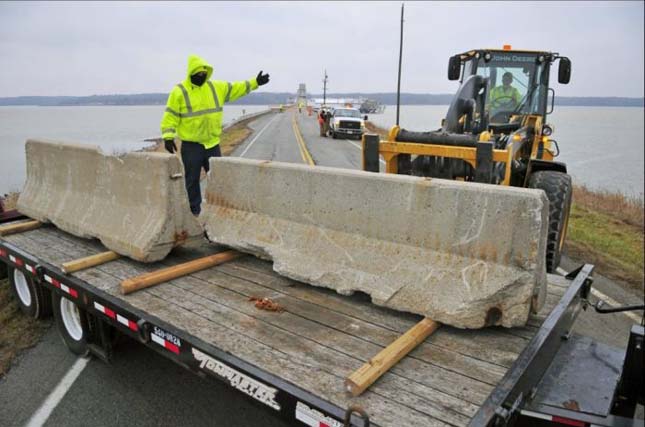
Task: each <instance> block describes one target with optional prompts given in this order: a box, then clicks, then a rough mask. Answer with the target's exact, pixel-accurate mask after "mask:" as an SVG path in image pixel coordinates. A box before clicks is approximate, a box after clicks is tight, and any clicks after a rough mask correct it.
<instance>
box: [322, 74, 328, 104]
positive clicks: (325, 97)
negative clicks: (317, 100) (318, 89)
mask: <svg viewBox="0 0 645 427" xmlns="http://www.w3.org/2000/svg"><path fill="white" fill-rule="evenodd" d="M323 105H327V70H325V79H324V80H323Z"/></svg>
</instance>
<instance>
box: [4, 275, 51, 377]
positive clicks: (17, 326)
mask: <svg viewBox="0 0 645 427" xmlns="http://www.w3.org/2000/svg"><path fill="white" fill-rule="evenodd" d="M51 323H52V322H51V320H46V321H42V320H35V319H32V318H29V317H27V316H25V315H24V314H22V312H21V311H20V309H19V308H18V304H17V303H16V300H15V298H13V296H12V295H11V291H10V290H9V281H8V280H7V279H2V280H0V378H2V377H3V376H4V375H5V374H6V373H7V372H8V371H9V368H10V366H11V363H12V361H13V360H14V358H15V357H16V356H17V355H18V354H19V353H20V352H22V351H24V350H26V349H28V348H30V347H33V346H34V345H36V344H37V343H38V341H40V338H41V336H42V335H43V334H44V333H45V331H46V330H47V329H48V328H49V327H50V326H51Z"/></svg>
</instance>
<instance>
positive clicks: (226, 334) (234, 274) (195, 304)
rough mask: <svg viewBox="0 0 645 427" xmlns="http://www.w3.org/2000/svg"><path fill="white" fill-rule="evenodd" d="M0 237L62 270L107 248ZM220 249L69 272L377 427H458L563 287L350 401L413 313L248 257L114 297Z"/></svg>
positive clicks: (424, 347)
mask: <svg viewBox="0 0 645 427" xmlns="http://www.w3.org/2000/svg"><path fill="white" fill-rule="evenodd" d="M3 239H4V240H5V241H7V242H8V243H10V244H12V245H14V246H15V247H17V248H20V249H21V250H22V251H24V252H26V253H27V254H31V255H32V256H34V257H36V258H37V259H39V260H41V261H44V262H46V263H49V264H52V265H53V266H57V267H59V268H60V266H61V264H62V263H63V262H66V261H70V260H74V259H77V258H81V257H85V256H88V255H92V254H96V253H98V252H102V251H105V248H104V247H103V246H102V245H101V244H100V242H97V241H90V240H85V239H80V238H77V237H74V236H72V235H70V234H67V233H64V232H62V231H60V230H58V229H56V228H55V227H52V226H43V227H42V228H40V229H36V230H32V231H28V232H24V233H20V234H15V235H10V236H7V237H4V238H3ZM219 249H221V248H219ZM217 251H218V247H216V246H214V245H209V244H208V243H207V242H206V241H205V242H204V245H203V246H202V247H200V248H198V249H191V250H187V249H177V250H175V251H173V253H172V254H171V255H170V256H169V257H167V258H166V259H165V260H164V261H163V262H159V263H155V264H142V263H138V262H135V261H132V260H129V259H119V260H116V261H112V262H109V263H107V264H103V265H101V266H99V267H95V268H90V269H87V270H83V271H79V272H77V273H73V274H72V276H75V277H77V278H79V279H81V280H83V281H84V282H86V284H88V285H89V286H91V287H94V288H96V289H98V290H102V291H104V292H106V293H108V294H110V295H112V296H114V297H115V298H117V299H118V300H120V301H122V302H123V303H124V306H125V305H129V306H131V307H134V308H136V309H138V310H140V311H142V312H145V313H149V314H150V315H151V316H154V317H156V318H158V319H161V320H162V321H164V322H166V323H167V324H171V325H173V326H174V327H175V328H177V329H178V330H181V331H184V332H185V333H186V334H187V335H190V336H193V337H195V338H197V339H199V340H201V341H203V342H206V343H209V344H210V345H212V346H214V347H217V348H218V349H221V350H222V351H223V352H226V353H229V354H231V355H233V356H235V357H237V358H239V359H241V360H243V361H244V362H246V363H248V364H249V365H253V366H255V367H257V368H259V369H260V370H262V371H265V372H268V373H269V374H272V375H273V376H275V377H278V378H281V379H283V380H284V381H285V382H286V383H287V384H291V385H293V386H296V387H298V388H300V389H303V390H307V391H308V392H309V393H311V394H313V395H315V396H318V397H319V398H320V399H322V400H324V401H326V402H329V403H331V404H333V405H336V406H337V407H339V408H347V407H349V406H350V405H359V406H360V407H362V408H363V409H364V410H365V411H366V412H367V414H368V415H369V418H370V423H371V425H378V426H393V427H400V426H443V425H453V426H463V425H467V424H468V423H469V422H470V420H471V418H472V417H473V416H474V415H475V413H476V412H477V411H478V409H479V408H480V406H481V405H482V404H483V403H484V401H485V400H486V398H487V397H488V395H489V394H490V393H491V391H492V390H493V389H494V388H495V387H496V385H497V384H498V383H499V382H500V380H501V379H502V377H503V376H504V375H505V374H506V373H507V371H508V370H509V368H510V367H511V365H512V364H513V363H514V362H515V360H516V359H517V358H518V355H519V354H520V353H521V352H522V351H523V350H524V349H525V348H526V346H527V344H528V343H529V340H530V339H531V338H532V337H533V336H534V335H535V334H536V332H537V330H538V329H539V327H540V325H541V324H542V322H543V321H544V319H545V318H546V315H547V314H548V313H549V312H550V311H551V310H552V309H553V307H554V306H555V305H556V304H557V303H558V301H559V300H560V298H561V296H562V295H563V294H564V292H565V290H566V287H567V285H568V283H569V282H568V281H567V280H565V279H564V278H562V277H560V276H553V275H550V276H549V288H548V297H547V303H546V306H545V307H544V309H543V310H542V312H541V313H540V315H539V316H533V317H532V318H531V319H530V321H529V323H528V325H527V326H525V327H523V328H514V329H504V328H488V329H483V330H459V329H455V328H451V327H447V326H442V327H440V328H439V330H438V331H437V332H435V333H434V334H433V335H431V336H430V337H429V338H428V339H427V340H426V341H425V342H424V343H423V344H421V345H419V346H418V347H417V348H416V349H415V350H414V351H412V352H411V353H410V354H409V355H408V356H407V357H405V358H404V359H403V360H401V362H399V363H398V364H397V365H395V366H394V367H393V368H392V369H391V370H390V371H389V372H387V373H386V374H385V375H384V376H383V377H382V378H380V379H379V380H378V381H377V382H376V383H375V384H374V385H372V386H371V387H370V388H369V389H368V390H367V391H366V392H365V393H364V394H363V395H362V396H360V397H356V398H352V397H351V396H350V395H349V394H348V393H346V391H345V388H344V379H345V378H346V377H347V376H348V375H349V374H351V373H352V372H353V371H355V370H356V369H358V368H359V367H360V366H361V365H362V364H363V363H365V362H366V361H367V360H369V359H370V358H371V357H373V356H374V355H376V354H377V353H378V352H379V351H380V350H381V349H383V348H384V347H385V346H387V345H388V344H389V343H391V342H392V341H394V340H395V339H396V338H397V337H399V336H400V335H401V334H403V333H404V332H406V331H407V330H408V329H409V328H410V327H412V326H413V325H414V324H416V323H417V322H418V321H419V320H420V319H421V317H420V316H416V315H411V314H406V313H400V312H396V311H393V310H389V309H385V308H381V307H377V306H375V305H372V304H371V303H370V301H369V298H368V297H366V296H365V295H354V296H352V297H345V296H341V295H338V294H336V293H335V292H333V291H329V290H326V289H321V288H316V287H313V286H309V285H306V284H302V283H299V282H296V281H293V280H290V279H287V278H284V277H282V276H280V275H278V274H277V273H274V272H273V271H272V268H271V263H269V262H265V261H262V260H258V259H256V258H254V257H252V256H245V257H243V258H240V259H238V260H235V261H232V262H229V263H226V264H223V265H220V266H217V267H213V268H210V269H208V270H204V271H201V272H198V273H194V274H191V275H190V276H186V277H184V278H180V279H176V280H173V281H171V282H168V283H164V284H161V285H157V286H154V287H151V288H148V289H145V290H141V291H138V292H136V293H133V294H131V295H128V296H123V295H121V294H120V281H121V280H123V279H126V278H129V277H132V276H136V275H139V274H142V273H145V272H149V271H154V270H157V269H159V268H163V267H166V266H169V265H173V264H176V263H178V262H184V261H187V260H190V259H193V258H197V257H200V256H204V255H209V254H212V253H215V252H217ZM250 297H269V298H271V299H272V300H273V301H275V302H277V303H279V304H281V305H282V306H283V307H284V308H285V311H284V312H281V313H277V312H269V311H264V310H259V309H257V308H256V307H255V306H254V303H253V302H251V301H249V298H250ZM340 421H342V420H340ZM330 425H340V424H330Z"/></svg>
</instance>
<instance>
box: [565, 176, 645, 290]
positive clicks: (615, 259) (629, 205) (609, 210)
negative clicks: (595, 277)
mask: <svg viewBox="0 0 645 427" xmlns="http://www.w3.org/2000/svg"><path fill="white" fill-rule="evenodd" d="M644 243H645V242H644V239H643V199H642V198H631V197H626V196H624V195H621V194H616V193H609V192H594V191H591V190H589V189H587V188H586V187H584V186H576V187H574V192H573V205H572V207H571V215H570V217H569V229H568V234H567V240H566V244H565V252H566V253H567V254H568V255H569V256H571V257H572V258H574V259H577V260H580V261H584V262H588V263H592V264H595V265H596V271H598V272H599V273H600V274H602V275H605V276H608V277H610V278H612V279H618V280H622V281H624V282H627V283H628V284H629V285H630V286H631V287H633V288H635V289H640V290H641V291H642V290H643V289H644V288H643V281H644V275H643V271H644V270H645V260H644V254H643V244H644Z"/></svg>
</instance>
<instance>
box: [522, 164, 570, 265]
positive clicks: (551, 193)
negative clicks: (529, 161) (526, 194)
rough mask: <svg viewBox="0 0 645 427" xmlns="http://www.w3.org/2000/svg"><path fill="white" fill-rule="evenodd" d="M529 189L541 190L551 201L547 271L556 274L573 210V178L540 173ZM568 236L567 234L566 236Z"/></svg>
mask: <svg viewBox="0 0 645 427" xmlns="http://www.w3.org/2000/svg"><path fill="white" fill-rule="evenodd" d="M528 187H529V188H537V189H541V190H543V191H544V192H545V193H546V197H547V198H548V199H549V231H548V238H547V246H546V269H547V272H549V273H554V272H555V271H556V269H557V268H558V266H559V265H560V258H561V256H562V254H561V251H560V247H559V242H560V236H561V234H562V233H566V230H565V229H564V224H565V223H566V222H567V217H568V215H569V213H570V209H571V197H572V192H573V184H572V181H571V176H570V175H568V174H566V173H563V172H558V171H539V172H535V173H533V174H532V175H531V177H530V179H529V184H528ZM565 235H566V234H565Z"/></svg>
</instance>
